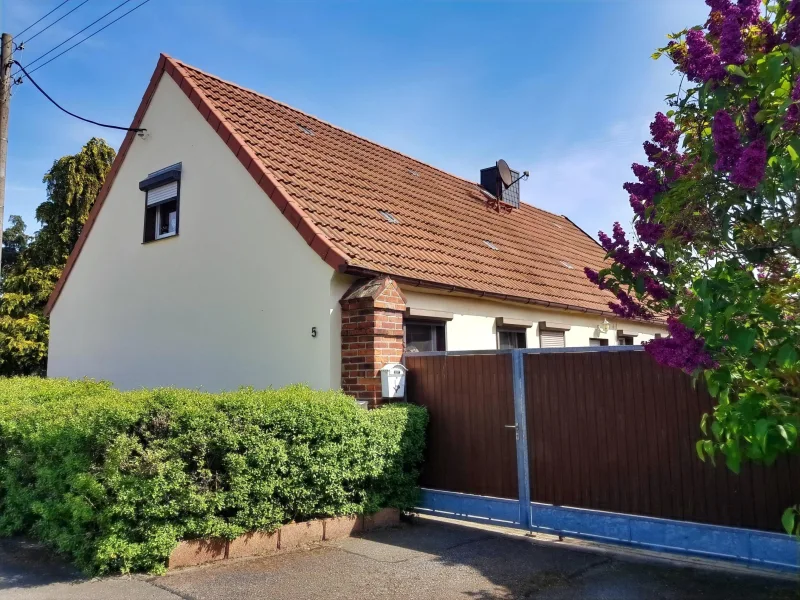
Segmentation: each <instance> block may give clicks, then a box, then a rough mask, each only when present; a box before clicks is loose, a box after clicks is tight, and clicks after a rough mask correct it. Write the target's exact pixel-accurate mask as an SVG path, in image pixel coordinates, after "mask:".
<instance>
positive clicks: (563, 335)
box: [539, 327, 567, 348]
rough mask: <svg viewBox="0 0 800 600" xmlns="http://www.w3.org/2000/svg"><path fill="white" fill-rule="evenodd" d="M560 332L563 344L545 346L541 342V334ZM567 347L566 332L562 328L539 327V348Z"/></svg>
mask: <svg viewBox="0 0 800 600" xmlns="http://www.w3.org/2000/svg"><path fill="white" fill-rule="evenodd" d="M551 333H556V334H561V339H562V340H563V341H564V344H563V345H561V346H545V345H544V344H543V343H542V335H543V334H551ZM566 347H567V333H566V331H564V330H563V329H555V328H542V327H540V328H539V348H566Z"/></svg>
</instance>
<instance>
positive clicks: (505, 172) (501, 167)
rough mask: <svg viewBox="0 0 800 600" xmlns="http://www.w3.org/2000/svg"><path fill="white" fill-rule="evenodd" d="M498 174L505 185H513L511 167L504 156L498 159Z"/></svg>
mask: <svg viewBox="0 0 800 600" xmlns="http://www.w3.org/2000/svg"><path fill="white" fill-rule="evenodd" d="M497 174H498V175H499V176H500V180H501V181H502V182H503V185H504V186H505V187H511V184H512V183H514V177H513V176H512V175H511V169H510V168H509V167H508V163H507V162H506V161H504V160H503V159H502V158H501V159H500V160H498V161H497Z"/></svg>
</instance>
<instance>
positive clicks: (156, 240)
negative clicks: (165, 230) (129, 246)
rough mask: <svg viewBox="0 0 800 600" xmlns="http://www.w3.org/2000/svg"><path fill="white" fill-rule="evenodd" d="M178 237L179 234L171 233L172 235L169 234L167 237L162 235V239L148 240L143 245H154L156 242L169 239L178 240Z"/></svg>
mask: <svg viewBox="0 0 800 600" xmlns="http://www.w3.org/2000/svg"><path fill="white" fill-rule="evenodd" d="M176 237H178V234H177V233H170V234H167V235H162V236H161V237H157V238H155V239H153V240H146V241H144V242H142V244H152V243H154V242H160V241H162V240H169V239H172V238H176Z"/></svg>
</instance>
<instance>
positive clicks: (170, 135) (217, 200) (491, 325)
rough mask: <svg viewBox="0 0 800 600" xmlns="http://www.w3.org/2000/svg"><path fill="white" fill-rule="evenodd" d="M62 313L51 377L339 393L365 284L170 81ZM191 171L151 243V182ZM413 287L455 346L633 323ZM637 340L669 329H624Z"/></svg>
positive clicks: (576, 340) (569, 340) (573, 336)
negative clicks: (330, 254) (328, 255)
mask: <svg viewBox="0 0 800 600" xmlns="http://www.w3.org/2000/svg"><path fill="white" fill-rule="evenodd" d="M141 126H142V127H144V128H146V129H147V131H148V136H147V138H146V139H140V138H136V139H135V140H134V142H133V144H132V145H131V147H130V149H129V151H128V153H127V155H126V157H125V160H124V162H123V163H122V165H121V166H120V168H119V171H118V173H117V176H116V178H115V179H114V181H113V184H112V187H111V189H110V191H109V193H108V196H107V197H106V200H105V203H104V204H103V206H102V210H100V211H99V213H98V216H97V220H96V222H95V224H94V226H93V228H92V229H91V234H90V235H88V237H87V238H86V242H85V244H84V246H83V249H82V251H81V253H80V255H79V256H78V259H77V261H76V262H75V264H74V267H73V269H72V271H71V272H70V274H69V277H68V278H67V279H66V282H65V284H64V287H63V289H62V291H61V294H60V296H59V297H58V300H57V302H56V303H55V305H54V306H53V309H52V312H51V331H50V350H49V359H48V375H49V376H51V377H70V378H81V377H91V378H95V379H105V380H108V381H111V382H112V383H114V384H115V385H116V386H117V387H118V388H121V389H133V388H139V387H155V386H179V387H191V388H202V389H206V390H210V391H218V390H226V389H236V388H238V387H240V386H254V387H257V388H264V387H268V386H274V387H279V386H283V385H287V384H291V383H307V384H309V385H311V386H312V387H315V388H322V389H325V388H339V387H340V385H341V381H342V375H341V370H342V369H341V363H342V360H341V346H342V344H341V312H340V305H339V300H340V298H341V297H342V296H343V295H344V293H345V291H346V290H347V289H348V287H349V286H350V285H351V284H352V283H353V281H354V278H353V277H350V276H347V275H343V274H340V273H337V272H336V271H335V270H334V269H333V268H331V267H330V266H329V265H328V264H326V263H325V261H323V260H322V259H321V258H320V257H319V255H317V253H316V252H315V251H314V250H312V249H311V248H310V247H309V246H308V245H307V244H306V242H305V241H304V240H303V239H302V237H301V236H300V235H299V234H298V232H297V231H296V230H295V229H294V227H293V226H292V225H291V224H290V223H289V222H288V221H287V219H286V218H285V217H284V216H283V215H282V214H281V213H280V211H279V210H278V209H277V208H276V206H275V204H274V203H273V202H271V201H270V200H269V198H267V197H266V195H265V193H264V191H263V190H262V189H261V188H260V187H258V185H256V183H255V181H254V180H253V178H252V177H251V176H250V175H249V174H248V172H247V171H246V170H245V168H244V167H243V166H242V163H241V162H240V161H239V160H238V159H237V158H236V157H235V156H234V154H233V153H232V152H231V151H230V150H229V148H228V147H227V146H226V145H225V144H224V143H223V142H222V141H221V139H220V137H219V136H218V135H217V134H216V132H215V131H214V130H213V129H212V128H211V127H210V126H209V125H208V123H207V122H206V121H205V120H204V119H203V118H202V117H201V115H200V113H199V112H198V111H197V110H195V108H194V107H193V106H192V104H191V102H190V101H189V100H188V98H187V96H186V94H184V92H183V91H181V90H180V89H179V87H178V85H177V84H176V83H175V82H174V81H173V79H172V78H170V77H162V78H161V80H160V82H159V84H158V86H157V89H156V91H155V94H154V96H153V98H152V100H151V102H150V105H149V108H148V110H147V112H146V114H145V116H144V120H143V122H142V125H141ZM175 163H181V164H182V173H181V181H180V214H179V221H180V228H179V235H177V236H175V237H171V238H165V239H160V240H157V241H154V242H150V243H146V244H143V243H142V231H143V224H144V210H145V195H144V193H143V192H141V191H140V190H139V182H140V181H141V180H143V179H145V178H146V177H147V176H148V174H150V173H152V172H154V171H158V170H159V169H163V168H164V167H167V166H169V165H173V164H175ZM401 287H402V291H403V292H404V294H405V296H406V305H407V306H408V307H410V308H413V309H425V310H436V311H444V312H447V313H452V315H453V317H452V319H451V320H450V321H448V322H447V326H446V337H447V349H448V350H488V349H494V348H496V347H497V331H496V319H497V317H504V318H513V319H522V320H526V321H530V322H533V323H534V326H533V327H531V328H530V329H528V330H527V345H528V347H531V348H535V347H538V346H539V331H538V322H540V321H557V322H560V323H566V324H568V325H569V330H568V331H566V332H565V342H566V345H567V346H587V345H589V340H590V338H605V339H608V340H609V344H610V345H614V344H616V343H617V330H618V329H619V328H620V327H622V326H623V325H622V324H621V323H620V322H618V321H613V320H611V319H610V320H611V328H610V329H609V331H608V332H602V331H600V329H599V328H598V325H599V324H600V323H601V322H602V321H603V318H602V317H601V316H597V315H588V314H582V313H570V312H563V311H553V310H547V309H543V308H538V307H535V306H533V305H523V304H515V303H508V302H497V301H491V300H486V299H483V298H479V297H470V296H465V295H455V294H448V293H443V292H434V291H431V290H428V291H426V290H423V289H421V288H415V287H403V286H401ZM624 327H625V329H626V330H627V329H632V330H635V331H636V332H638V336H637V337H636V338H635V343H637V344H638V343H640V342H643V341H646V340H649V339H652V337H653V336H654V335H655V334H656V333H663V332H664V331H663V328H661V327H658V326H654V325H647V324H638V323H637V324H630V323H627V324H625V325H624Z"/></svg>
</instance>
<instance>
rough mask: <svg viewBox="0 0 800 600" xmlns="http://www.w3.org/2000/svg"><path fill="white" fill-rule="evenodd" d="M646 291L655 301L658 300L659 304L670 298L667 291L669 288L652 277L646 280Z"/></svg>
mask: <svg viewBox="0 0 800 600" xmlns="http://www.w3.org/2000/svg"><path fill="white" fill-rule="evenodd" d="M645 289H646V290H647V293H648V294H650V296H651V297H652V298H653V300H656V301H657V302H661V301H662V300H666V299H667V298H669V292H668V291H667V288H665V287H664V286H663V285H661V283H659V282H658V281H656V280H655V279H653V278H652V277H648V278H647V279H646V280H645Z"/></svg>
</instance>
